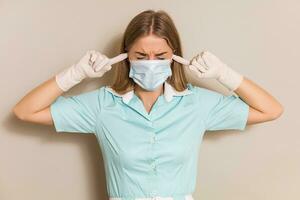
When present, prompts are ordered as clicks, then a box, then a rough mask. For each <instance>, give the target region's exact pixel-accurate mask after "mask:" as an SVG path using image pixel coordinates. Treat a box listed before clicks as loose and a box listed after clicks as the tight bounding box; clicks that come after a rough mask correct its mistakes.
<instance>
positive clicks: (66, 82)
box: [55, 65, 84, 92]
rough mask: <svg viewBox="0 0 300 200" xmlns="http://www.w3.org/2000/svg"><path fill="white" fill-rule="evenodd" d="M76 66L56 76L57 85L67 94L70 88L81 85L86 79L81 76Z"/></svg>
mask: <svg viewBox="0 0 300 200" xmlns="http://www.w3.org/2000/svg"><path fill="white" fill-rule="evenodd" d="M75 67H76V65H72V66H71V67H69V68H67V69H64V70H63V71H61V72H60V73H58V74H57V75H56V76H55V80H56V83H57V85H58V86H59V88H60V89H61V90H63V91H64V92H67V91H68V90H69V89H70V88H72V87H73V86H75V85H77V84H78V83H80V82H81V81H82V80H83V79H84V77H82V76H80V74H81V73H78V72H77V71H76V68H75Z"/></svg>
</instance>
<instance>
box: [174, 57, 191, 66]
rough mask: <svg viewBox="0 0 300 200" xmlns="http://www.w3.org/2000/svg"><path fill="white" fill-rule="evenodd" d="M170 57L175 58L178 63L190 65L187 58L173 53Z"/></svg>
mask: <svg viewBox="0 0 300 200" xmlns="http://www.w3.org/2000/svg"><path fill="white" fill-rule="evenodd" d="M172 59H173V60H175V61H176V62H178V63H181V64H183V65H187V66H188V65H190V61H189V60H186V59H185V58H182V57H180V56H177V55H175V54H173V56H172Z"/></svg>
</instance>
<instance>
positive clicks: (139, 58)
mask: <svg viewBox="0 0 300 200" xmlns="http://www.w3.org/2000/svg"><path fill="white" fill-rule="evenodd" d="M157 58H158V59H159V60H164V59H165V58H160V57H157ZM137 59H138V60H141V59H145V57H137Z"/></svg>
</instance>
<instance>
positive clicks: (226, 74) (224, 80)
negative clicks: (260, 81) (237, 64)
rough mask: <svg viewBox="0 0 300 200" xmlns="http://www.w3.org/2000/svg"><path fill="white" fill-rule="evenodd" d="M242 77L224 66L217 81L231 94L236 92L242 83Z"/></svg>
mask: <svg viewBox="0 0 300 200" xmlns="http://www.w3.org/2000/svg"><path fill="white" fill-rule="evenodd" d="M243 78H244V76H243V75H241V74H240V73H238V72H236V71H234V70H233V69H232V68H230V67H228V66H227V65H224V67H223V70H222V73H221V75H220V77H219V78H217V80H218V81H219V82H220V83H221V84H222V85H224V86H225V87H226V88H227V89H229V90H230V91H231V92H232V91H234V90H236V89H237V88H238V87H239V86H240V84H241V83H242V81H243Z"/></svg>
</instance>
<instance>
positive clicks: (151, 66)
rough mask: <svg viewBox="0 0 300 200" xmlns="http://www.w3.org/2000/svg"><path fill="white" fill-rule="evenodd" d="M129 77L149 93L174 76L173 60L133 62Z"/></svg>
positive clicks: (131, 62)
mask: <svg viewBox="0 0 300 200" xmlns="http://www.w3.org/2000/svg"><path fill="white" fill-rule="evenodd" d="M129 62H130V71H129V77H131V78H132V79H133V81H134V82H135V83H137V84H138V85H139V86H141V87H142V88H144V89H145V90H148V91H154V90H155V89H156V88H157V87H158V86H160V85H161V84H163V83H164V82H165V81H166V79H167V78H168V77H169V76H171V75H172V70H171V59H166V60H132V61H129Z"/></svg>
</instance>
